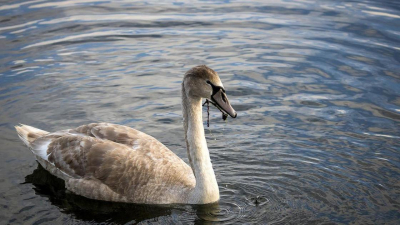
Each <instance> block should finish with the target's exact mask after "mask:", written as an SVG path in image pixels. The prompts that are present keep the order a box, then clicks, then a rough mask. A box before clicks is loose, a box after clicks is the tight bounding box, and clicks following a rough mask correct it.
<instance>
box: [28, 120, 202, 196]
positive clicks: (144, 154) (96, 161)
mask: <svg viewBox="0 0 400 225" xmlns="http://www.w3.org/2000/svg"><path fill="white" fill-rule="evenodd" d="M35 142H37V143H38V144H39V143H46V142H49V144H48V149H47V154H46V155H47V159H45V160H47V161H48V162H49V163H51V164H52V165H54V166H55V167H56V168H57V169H58V170H60V171H62V172H63V173H65V174H67V175H69V176H71V177H73V178H75V181H74V182H71V184H70V185H68V186H69V187H70V188H71V189H73V190H75V192H79V193H96V194H95V196H86V197H89V198H95V199H103V200H106V199H119V200H121V201H134V202H156V201H159V200H160V199H163V196H164V195H166V192H168V191H171V190H189V189H193V188H194V186H195V182H196V181H195V178H194V175H193V172H192V170H191V168H190V167H189V166H188V165H187V164H186V163H184V162H183V161H182V160H181V159H180V158H179V157H178V156H177V155H175V154H174V153H173V152H171V151H170V150H169V149H168V148H167V147H165V146H164V145H163V144H162V143H160V142H159V141H157V140H156V139H155V138H153V137H151V136H149V135H147V134H144V133H142V132H140V131H137V130H135V129H132V128H129V127H125V126H121V125H114V124H107V123H97V124H88V125H84V126H80V127H78V128H76V129H71V130H65V131H60V132H55V133H50V134H48V135H46V136H43V137H41V138H39V139H37V140H36V141H35ZM34 144H35V143H34ZM40 146H42V145H40ZM79 180H82V182H80V181H79ZM91 180H92V181H93V185H91V184H90V181H91ZM94 183H99V184H102V185H105V186H104V188H103V189H104V190H107V191H104V193H103V195H104V196H101V193H102V192H99V191H96V192H94V191H90V190H86V191H85V190H81V191H77V190H78V189H79V186H74V185H78V184H81V185H82V188H84V187H87V188H89V187H93V186H95V185H94ZM106 187H107V188H106ZM111 192H112V193H111ZM99 193H100V194H99ZM88 195H89V194H88ZM99 196H100V197H99ZM118 196H120V197H118ZM169 196H170V195H169ZM124 199H125V200H124Z"/></svg>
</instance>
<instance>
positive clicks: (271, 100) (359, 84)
mask: <svg viewBox="0 0 400 225" xmlns="http://www.w3.org/2000/svg"><path fill="white" fill-rule="evenodd" d="M0 49H1V51H0V133H1V135H0V154H1V159H0V208H1V210H0V223H1V224H42V223H44V224H71V223H103V222H104V223H117V224H120V223H139V222H142V223H145V224H146V223H163V224H172V223H173V224H188V223H199V224H201V223H204V222H218V221H219V222H220V223H227V224H229V223H231V224H243V223H247V224H249V223H258V224H287V223H291V224H320V223H323V224H327V223H328V224H329V223H334V224H336V223H343V224H348V223H358V224H383V223H386V224H396V223H399V222H400V126H399V125H400V2H399V1H396V0H393V1H371V0H358V1H336V0H332V1H329V0H325V1H307V0H303V1H291V0H278V1H264V0H260V1H229V0H228V1H168V2H164V1H142V2H139V1H137V2H132V1H128V0H123V1H112V2H111V1H102V0H86V1H44V0H32V1H12V2H11V1H10V2H8V3H5V2H2V3H1V4H0ZM200 64H207V65H208V66H209V67H211V68H213V69H214V70H216V71H217V72H218V73H219V74H220V77H221V79H222V81H223V83H224V86H225V88H226V90H227V94H228V97H229V99H230V101H231V104H232V105H233V107H234V108H235V109H236V110H237V112H238V117H237V118H236V119H231V118H228V120H227V121H226V122H224V121H222V120H221V113H220V112H219V111H218V110H217V109H215V108H211V111H210V127H209V128H207V127H206V129H205V133H206V137H207V142H208V146H209V149H210V152H211V159H212V162H213V166H214V169H215V173H216V176H217V180H218V183H219V187H220V193H221V200H220V201H219V203H217V204H212V205H206V206H192V205H172V206H146V205H134V204H111V203H105V202H99V201H93V200H88V199H85V198H82V197H79V196H76V195H74V194H71V193H69V192H66V191H65V189H64V188H63V183H62V182H61V183H60V182H59V181H58V180H56V179H54V177H52V176H50V175H49V174H48V173H47V172H46V171H44V170H43V169H42V168H39V167H38V164H37V162H36V161H35V159H34V157H33V155H32V154H31V152H30V151H29V150H28V149H27V148H26V147H25V146H24V145H23V144H22V142H21V141H20V140H19V139H18V136H17V135H16V132H15V130H14V127H13V126H14V125H16V124H18V123H24V124H28V125H32V126H35V127H38V128H41V129H44V130H47V131H56V130H61V129H67V128H72V127H77V126H79V125H81V124H87V123H90V122H101V121H105V122H111V123H117V124H122V125H126V126H130V127H133V128H135V129H138V130H141V131H143V132H145V133H147V134H150V135H152V136H154V137H156V138H157V139H158V140H160V141H161V142H162V143H164V144H165V145H166V146H167V147H169V148H170V149H171V150H172V151H174V152H175V153H176V154H177V155H178V156H180V157H182V158H183V159H184V160H185V161H186V162H187V156H186V149H185V144H184V136H183V127H182V117H181V115H182V114H181V105H180V83H181V80H182V77H183V74H184V73H185V71H187V70H188V69H190V68H191V67H193V66H196V65H200ZM203 115H204V119H206V108H205V109H204V111H203ZM48 184H51V186H48Z"/></svg>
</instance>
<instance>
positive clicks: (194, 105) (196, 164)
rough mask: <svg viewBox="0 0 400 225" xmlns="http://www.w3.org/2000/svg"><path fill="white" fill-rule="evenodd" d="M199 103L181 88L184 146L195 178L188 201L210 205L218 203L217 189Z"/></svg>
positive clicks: (200, 99)
mask: <svg viewBox="0 0 400 225" xmlns="http://www.w3.org/2000/svg"><path fill="white" fill-rule="evenodd" d="M201 103H202V98H189V97H187V96H186V93H185V89H184V87H183V86H182V108H183V118H184V129H185V139H186V146H187V151H188V157H189V161H190V166H191V167H192V170H193V173H194V175H195V177H196V187H195V189H194V190H193V192H192V193H191V194H190V201H191V202H193V203H211V202H215V201H218V199H219V189H218V184H217V179H216V178H215V174H214V170H213V168H212V164H211V160H210V154H209V151H208V148H207V142H206V138H205V135H204V127H203V118H202V115H203V114H202V105H201Z"/></svg>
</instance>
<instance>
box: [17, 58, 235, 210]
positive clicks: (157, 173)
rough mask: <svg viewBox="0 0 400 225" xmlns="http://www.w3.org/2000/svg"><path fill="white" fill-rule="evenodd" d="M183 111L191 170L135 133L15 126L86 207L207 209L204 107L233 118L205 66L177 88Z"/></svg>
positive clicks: (209, 173)
mask: <svg viewBox="0 0 400 225" xmlns="http://www.w3.org/2000/svg"><path fill="white" fill-rule="evenodd" d="M181 93H182V111H183V119H184V123H183V126H184V131H185V140H186V147H187V154H188V158H189V163H190V166H189V165H187V164H186V163H185V162H184V161H183V160H182V159H181V158H179V157H178V156H177V155H175V154H174V153H173V152H172V151H171V150H169V149H168V148H167V147H165V146H164V145H163V144H162V143H161V142H159V141H157V140H156V139H155V138H153V137H152V136H150V135H147V134H145V133H143V132H140V131H138V130H135V129H133V128H130V127H127V126H122V125H117V124H110V123H91V124H87V125H82V126H79V127H77V128H74V129H67V130H62V131H57V132H53V133H50V132H47V131H43V130H40V129H37V128H34V127H31V126H27V125H23V124H20V125H19V126H15V128H16V130H17V133H18V136H19V138H20V139H21V140H22V141H23V142H24V143H25V145H27V146H28V147H29V149H30V150H31V151H32V152H33V154H34V156H35V157H36V159H37V161H38V162H39V163H40V164H41V165H42V166H43V168H45V169H46V170H47V171H49V172H50V173H51V174H53V175H55V176H57V177H58V178H61V179H63V180H64V181H65V187H66V189H67V190H69V191H71V192H73V193H75V194H77V195H81V196H84V197H87V198H90V199H96V200H103V201H113V202H126V203H141V204H173V203H182V204H207V203H212V202H216V201H218V200H219V189H218V184H217V180H216V178H215V174H214V170H213V167H212V164H211V160H210V155H209V151H208V148H207V143H206V139H205V134H204V127H203V119H202V99H203V98H205V99H207V100H208V101H210V102H211V103H213V105H215V106H216V107H217V108H218V109H220V110H221V112H222V113H223V116H224V118H226V114H229V115H230V116H231V117H232V118H236V116H237V113H236V111H235V110H234V109H233V108H232V106H231V105H230V103H229V101H228V98H227V96H226V94H225V89H224V87H223V85H222V82H221V80H220V78H219V76H218V74H217V73H216V72H215V71H214V70H212V69H210V68H209V67H207V66H205V65H201V66H196V67H193V68H192V69H190V70H189V71H187V72H186V73H185V75H184V78H183V81H182V91H181Z"/></svg>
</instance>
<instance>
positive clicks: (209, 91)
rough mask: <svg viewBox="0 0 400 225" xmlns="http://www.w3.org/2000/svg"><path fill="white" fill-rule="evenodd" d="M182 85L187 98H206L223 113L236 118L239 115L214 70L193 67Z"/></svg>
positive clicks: (203, 66)
mask: <svg viewBox="0 0 400 225" xmlns="http://www.w3.org/2000/svg"><path fill="white" fill-rule="evenodd" d="M182 84H183V86H184V91H185V93H184V94H186V96H187V97H189V98H206V99H208V100H210V101H211V102H212V103H213V105H215V106H216V107H217V108H219V109H220V110H221V111H222V112H223V113H226V114H229V115H230V116H231V117H232V118H236V116H237V113H236V111H235V110H234V109H233V108H232V106H231V104H230V103H229V100H228V97H227V96H226V94H225V89H224V86H223V85H222V82H221V80H220V79H219V76H218V74H217V72H215V71H214V70H212V69H210V68H208V67H207V66H205V65H201V66H196V67H193V68H192V69H190V70H189V71H187V72H186V74H185V77H184V78H183V83H182Z"/></svg>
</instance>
